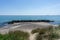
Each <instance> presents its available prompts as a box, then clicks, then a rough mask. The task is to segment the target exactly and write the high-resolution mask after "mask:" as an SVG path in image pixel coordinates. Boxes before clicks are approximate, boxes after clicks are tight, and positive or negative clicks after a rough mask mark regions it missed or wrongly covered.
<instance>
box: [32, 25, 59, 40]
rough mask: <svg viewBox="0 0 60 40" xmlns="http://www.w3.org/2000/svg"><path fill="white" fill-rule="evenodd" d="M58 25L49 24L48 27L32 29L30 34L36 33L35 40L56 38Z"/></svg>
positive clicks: (57, 36)
mask: <svg viewBox="0 0 60 40" xmlns="http://www.w3.org/2000/svg"><path fill="white" fill-rule="evenodd" d="M59 32H60V26H58V27H55V28H54V27H53V26H50V27H48V28H43V29H39V28H37V29H34V30H32V32H31V33H32V34H34V33H38V35H37V36H36V40H58V39H60V33H59Z"/></svg>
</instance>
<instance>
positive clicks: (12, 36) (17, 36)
mask: <svg viewBox="0 0 60 40" xmlns="http://www.w3.org/2000/svg"><path fill="white" fill-rule="evenodd" d="M28 38H29V34H28V33H27V32H22V31H14V32H13V31H11V32H9V33H8V34H4V35H2V34H0V40H29V39H28Z"/></svg>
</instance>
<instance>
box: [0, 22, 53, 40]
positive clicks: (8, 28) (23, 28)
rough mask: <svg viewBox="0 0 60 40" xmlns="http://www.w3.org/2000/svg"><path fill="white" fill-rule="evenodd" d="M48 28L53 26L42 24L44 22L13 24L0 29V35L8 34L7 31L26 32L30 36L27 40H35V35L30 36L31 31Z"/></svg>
mask: <svg viewBox="0 0 60 40" xmlns="http://www.w3.org/2000/svg"><path fill="white" fill-rule="evenodd" d="M49 26H54V25H52V24H49V23H44V22H24V23H15V24H12V25H8V26H5V27H3V28H0V33H1V34H5V33H8V32H9V31H15V30H20V31H24V32H28V33H29V34H30V37H29V39H30V40H35V37H36V35H37V34H31V31H32V30H33V29H36V28H44V27H45V28H46V27H49Z"/></svg>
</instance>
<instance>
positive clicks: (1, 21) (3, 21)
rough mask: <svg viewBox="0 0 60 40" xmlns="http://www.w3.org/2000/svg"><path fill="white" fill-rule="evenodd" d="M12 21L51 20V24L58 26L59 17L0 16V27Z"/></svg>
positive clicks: (59, 22)
mask: <svg viewBox="0 0 60 40" xmlns="http://www.w3.org/2000/svg"><path fill="white" fill-rule="evenodd" d="M12 20H52V21H54V22H51V24H58V25H60V15H0V27H3V26H6V25H8V24H7V23H6V22H9V21H12Z"/></svg>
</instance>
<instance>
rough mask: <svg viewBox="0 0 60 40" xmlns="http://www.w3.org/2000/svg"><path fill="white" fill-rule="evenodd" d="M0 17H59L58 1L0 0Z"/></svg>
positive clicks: (59, 6) (59, 2)
mask: <svg viewBox="0 0 60 40" xmlns="http://www.w3.org/2000/svg"><path fill="white" fill-rule="evenodd" d="M0 15H60V0H0Z"/></svg>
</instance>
